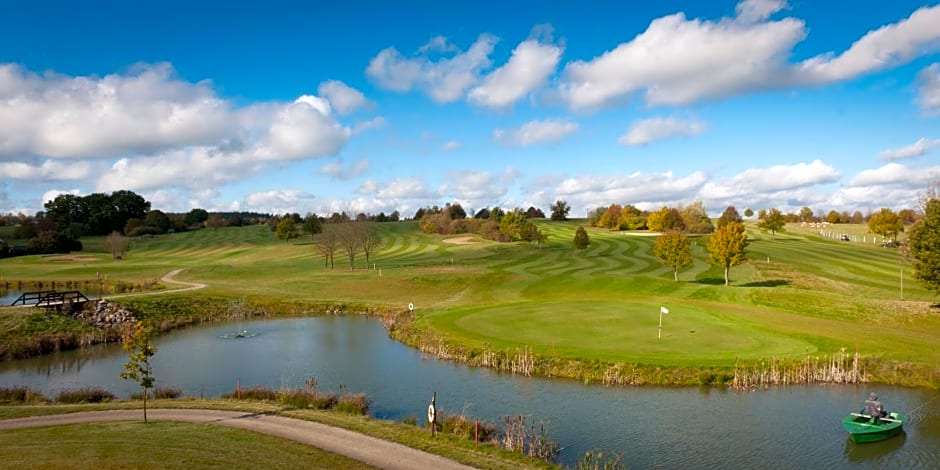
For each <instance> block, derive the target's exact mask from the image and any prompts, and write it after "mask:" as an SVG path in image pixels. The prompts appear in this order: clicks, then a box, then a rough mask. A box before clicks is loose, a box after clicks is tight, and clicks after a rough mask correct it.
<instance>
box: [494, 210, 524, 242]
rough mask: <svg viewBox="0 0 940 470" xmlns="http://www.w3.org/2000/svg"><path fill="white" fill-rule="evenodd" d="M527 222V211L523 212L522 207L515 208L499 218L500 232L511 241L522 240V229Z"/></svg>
mask: <svg viewBox="0 0 940 470" xmlns="http://www.w3.org/2000/svg"><path fill="white" fill-rule="evenodd" d="M525 224H526V217H525V212H522V209H514V210H513V211H512V212H507V213H506V214H505V215H504V216H503V217H502V218H501V219H500V220H499V233H501V234H502V235H503V236H504V237H506V240H508V241H511V242H514V241H518V240H522V229H523V228H524V227H525Z"/></svg>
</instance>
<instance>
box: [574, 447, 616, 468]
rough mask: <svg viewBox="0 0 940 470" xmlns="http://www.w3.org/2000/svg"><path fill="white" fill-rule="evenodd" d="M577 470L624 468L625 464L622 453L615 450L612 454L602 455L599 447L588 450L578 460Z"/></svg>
mask: <svg viewBox="0 0 940 470" xmlns="http://www.w3.org/2000/svg"><path fill="white" fill-rule="evenodd" d="M575 468H576V469H577V470H626V468H627V465H626V464H625V463H623V454H622V453H620V452H617V453H616V454H614V455H606V456H605V455H604V452H603V451H602V450H600V449H595V450H589V451H587V452H585V453H584V456H582V457H581V459H580V460H578V463H577V466H576V467H575Z"/></svg>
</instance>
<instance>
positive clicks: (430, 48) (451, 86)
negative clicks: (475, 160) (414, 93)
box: [366, 34, 498, 103]
mask: <svg viewBox="0 0 940 470" xmlns="http://www.w3.org/2000/svg"><path fill="white" fill-rule="evenodd" d="M497 41H498V40H497V38H496V37H495V36H491V35H489V34H482V35H480V37H479V38H478V39H477V40H476V42H474V43H473V45H471V46H470V48H469V49H467V50H466V51H463V52H460V51H459V50H457V49H456V48H455V47H450V43H449V42H448V41H447V40H446V39H444V38H441V37H437V38H434V39H432V40H431V41H430V42H429V43H428V44H426V45H425V46H423V47H422V48H421V49H419V50H418V51H417V52H416V53H415V54H414V55H413V56H412V57H406V56H404V55H402V54H401V53H400V52H398V50H397V49H395V48H394V47H389V48H386V49H383V50H382V51H381V52H379V53H378V55H376V56H375V57H373V58H372V60H371V61H369V66H368V67H367V68H366V75H368V76H369V78H370V79H372V80H373V81H374V82H375V83H376V84H377V85H378V86H380V87H382V88H385V89H387V90H393V91H398V92H407V91H411V90H413V89H417V90H420V91H421V92H423V93H424V94H426V95H428V96H430V97H431V99H433V100H434V101H437V102H439V103H450V102H453V101H457V100H459V99H461V98H462V97H463V95H464V93H465V92H466V91H467V89H468V88H470V87H471V86H473V85H474V84H475V83H477V81H478V80H479V79H480V75H481V73H482V71H483V70H485V69H487V68H489V67H490V65H491V63H492V62H491V61H490V54H491V53H492V52H493V47H494V46H495V45H496V42H497ZM434 52H439V53H450V52H456V54H454V55H453V56H451V57H440V58H438V57H432V53H434Z"/></svg>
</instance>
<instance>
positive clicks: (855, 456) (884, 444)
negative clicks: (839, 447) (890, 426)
mask: <svg viewBox="0 0 940 470" xmlns="http://www.w3.org/2000/svg"><path fill="white" fill-rule="evenodd" d="M905 440H907V433H905V432H901V434H899V435H897V436H894V437H891V438H888V439H885V440H883V441H878V442H869V443H866V444H856V443H854V442H852V439H851V438H846V440H845V458H846V460H848V461H849V462H852V463H870V464H874V465H877V464H878V462H879V461H880V460H882V459H883V458H884V457H886V456H888V455H890V454H891V453H893V452H896V451H898V450H899V449H900V448H902V447H904V441H905Z"/></svg>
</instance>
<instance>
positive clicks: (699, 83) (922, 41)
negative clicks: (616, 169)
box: [559, 0, 940, 109]
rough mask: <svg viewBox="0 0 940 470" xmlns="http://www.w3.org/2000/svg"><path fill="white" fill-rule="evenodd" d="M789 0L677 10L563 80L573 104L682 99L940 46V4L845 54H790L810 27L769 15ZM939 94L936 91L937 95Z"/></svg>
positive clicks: (889, 62) (569, 70)
mask: <svg viewBox="0 0 940 470" xmlns="http://www.w3.org/2000/svg"><path fill="white" fill-rule="evenodd" d="M784 6H785V3H784V2H782V1H772V0H756V1H744V2H741V3H739V4H738V7H737V17H735V18H722V19H720V20H716V21H709V20H702V19H687V18H686V16H685V14H683V13H676V14H673V15H669V16H664V17H662V18H658V19H655V20H653V21H652V22H651V23H650V25H649V27H648V28H647V29H646V31H644V32H642V33H640V34H639V35H637V36H636V37H635V38H633V39H632V40H631V41H629V42H625V43H622V44H620V45H618V46H617V47H616V48H614V49H612V50H610V51H607V52H605V53H604V54H602V55H600V56H599V57H595V58H594V59H592V60H590V61H574V62H571V63H569V64H568V65H567V66H566V67H565V69H564V73H563V80H562V82H561V84H560V86H559V94H560V96H561V97H562V98H563V99H564V100H565V101H566V102H567V103H568V105H569V106H570V107H571V108H572V109H594V108H598V107H602V106H610V105H615V104H618V103H620V102H622V101H624V100H627V99H629V98H630V97H631V96H632V95H633V94H634V93H637V92H643V93H644V98H645V100H646V102H647V103H649V104H651V105H682V104H688V103H691V102H694V101H698V100H702V99H713V98H720V97H724V96H731V95H737V94H743V93H747V92H752V91H758V90H766V89H775V88H783V87H790V86H802V85H813V84H825V83H831V82H835V81H840V80H846V79H849V78H853V77H856V76H859V75H862V74H866V73H871V72H874V71H877V70H882V69H884V68H887V67H892V66H896V65H899V64H902V63H906V62H909V61H910V60H912V59H914V58H916V57H918V56H920V55H923V54H925V53H930V52H932V51H935V50H937V49H938V44H940V42H938V39H940V28H937V27H936V25H937V24H940V6H934V7H924V8H921V9H919V10H917V11H915V12H914V13H913V14H911V16H910V17H908V18H906V19H903V20H901V21H899V22H897V23H893V24H889V25H886V26H883V27H881V28H879V29H877V30H874V31H871V32H869V33H867V34H866V35H864V36H863V37H862V38H860V39H859V40H857V41H855V43H853V44H852V45H851V47H850V48H849V49H848V50H846V51H845V52H843V53H842V54H839V55H834V54H832V53H828V54H822V55H818V56H815V57H812V58H810V59H807V60H805V61H802V62H800V63H791V62H789V61H788V58H789V57H790V56H791V55H792V54H793V47H794V46H795V45H796V44H797V43H799V42H800V41H802V40H803V39H804V38H805V37H806V35H807V30H806V27H805V25H804V23H803V21H802V20H799V19H796V18H783V19H780V20H776V21H770V20H768V18H769V17H770V15H772V14H773V13H776V12H777V11H779V10H780V9H781V8H783V7H784ZM931 96H933V95H931Z"/></svg>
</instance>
